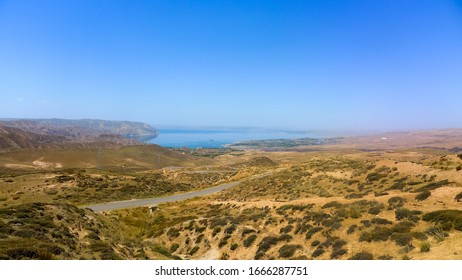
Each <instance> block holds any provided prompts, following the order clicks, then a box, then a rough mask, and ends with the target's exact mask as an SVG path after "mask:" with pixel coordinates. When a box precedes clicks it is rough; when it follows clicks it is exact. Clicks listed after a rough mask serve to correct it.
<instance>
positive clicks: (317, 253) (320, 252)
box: [311, 248, 326, 258]
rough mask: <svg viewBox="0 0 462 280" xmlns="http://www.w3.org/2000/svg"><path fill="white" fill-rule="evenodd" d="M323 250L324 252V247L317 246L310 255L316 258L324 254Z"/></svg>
mask: <svg viewBox="0 0 462 280" xmlns="http://www.w3.org/2000/svg"><path fill="white" fill-rule="evenodd" d="M325 252H326V251H325V250H324V249H322V248H317V249H316V250H315V251H314V252H313V253H312V254H311V256H312V257H313V258H317V257H319V256H320V255H322V254H324V253H325Z"/></svg>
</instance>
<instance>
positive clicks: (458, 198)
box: [454, 192, 462, 202]
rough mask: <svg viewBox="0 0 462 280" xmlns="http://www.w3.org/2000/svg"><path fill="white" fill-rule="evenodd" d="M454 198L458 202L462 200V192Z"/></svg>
mask: <svg viewBox="0 0 462 280" xmlns="http://www.w3.org/2000/svg"><path fill="white" fill-rule="evenodd" d="M454 199H455V200H456V201H457V202H460V200H461V199H462V192H461V193H459V194H457V195H456V197H454Z"/></svg>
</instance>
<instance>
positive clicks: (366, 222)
mask: <svg viewBox="0 0 462 280" xmlns="http://www.w3.org/2000/svg"><path fill="white" fill-rule="evenodd" d="M361 224H363V226H364V227H366V228H368V227H370V226H371V222H370V221H369V220H362V221H361Z"/></svg>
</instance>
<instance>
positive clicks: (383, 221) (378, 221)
mask: <svg viewBox="0 0 462 280" xmlns="http://www.w3.org/2000/svg"><path fill="white" fill-rule="evenodd" d="M371 223H373V224H377V225H391V224H392V222H391V221H389V220H387V219H382V218H373V219H372V220H371Z"/></svg>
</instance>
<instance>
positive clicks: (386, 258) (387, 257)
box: [377, 255, 393, 260]
mask: <svg viewBox="0 0 462 280" xmlns="http://www.w3.org/2000/svg"><path fill="white" fill-rule="evenodd" d="M377 259H379V260H392V259H393V257H392V256H390V255H381V256H379V257H378V258H377Z"/></svg>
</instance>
